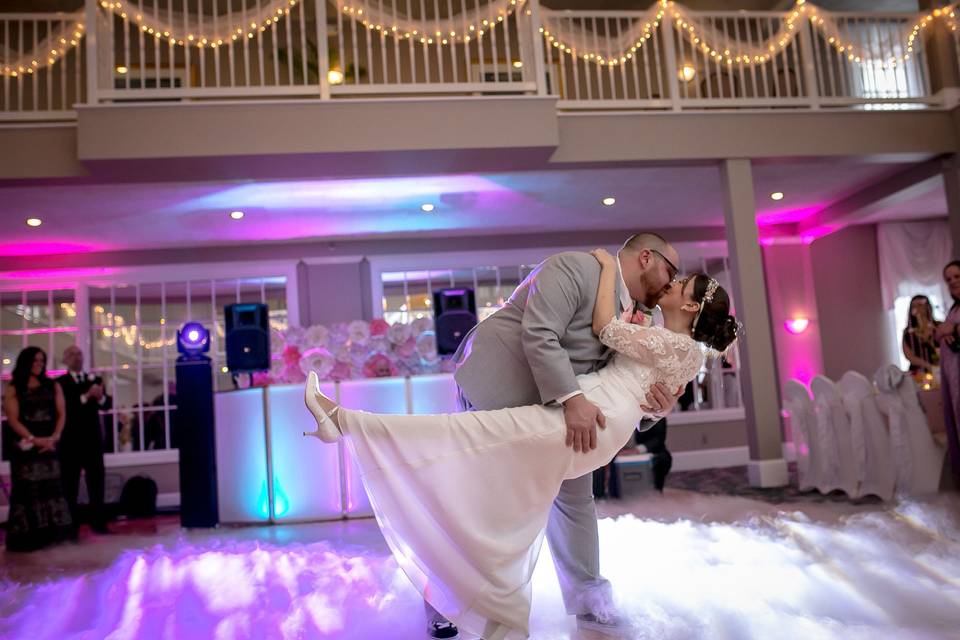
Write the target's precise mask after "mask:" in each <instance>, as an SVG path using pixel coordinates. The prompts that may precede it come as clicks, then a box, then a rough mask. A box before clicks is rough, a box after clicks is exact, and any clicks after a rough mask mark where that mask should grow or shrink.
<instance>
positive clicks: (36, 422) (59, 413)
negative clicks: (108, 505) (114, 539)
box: [3, 347, 73, 551]
mask: <svg viewBox="0 0 960 640" xmlns="http://www.w3.org/2000/svg"><path fill="white" fill-rule="evenodd" d="M46 369H47V355H46V354H45V353H44V352H43V350H42V349H39V348H37V347H27V348H26V349H24V350H23V351H21V352H20V355H19V356H17V364H16V366H15V367H14V369H13V380H12V384H10V385H9V386H8V387H7V389H6V391H5V393H4V396H3V402H4V413H5V414H6V416H7V420H8V422H9V426H10V428H11V429H12V430H13V432H14V434H15V437H16V441H17V446H15V447H14V450H13V452H12V454H11V456H10V483H11V485H12V487H11V492H10V513H9V516H8V518H7V536H6V546H7V550H8V551H32V550H34V549H39V548H41V547H44V546H47V545H49V544H52V543H55V542H59V541H61V540H65V539H67V538H70V537H71V536H72V534H73V527H72V522H71V520H70V508H69V507H68V506H67V501H66V499H65V498H64V496H63V487H62V485H61V482H60V461H59V457H58V454H57V442H58V441H59V440H60V434H61V433H62V432H63V425H64V422H65V421H66V411H65V409H64V406H65V405H64V399H63V391H62V390H61V389H60V386H59V385H58V384H57V383H56V382H54V381H53V380H51V379H50V378H48V377H47V371H46Z"/></svg>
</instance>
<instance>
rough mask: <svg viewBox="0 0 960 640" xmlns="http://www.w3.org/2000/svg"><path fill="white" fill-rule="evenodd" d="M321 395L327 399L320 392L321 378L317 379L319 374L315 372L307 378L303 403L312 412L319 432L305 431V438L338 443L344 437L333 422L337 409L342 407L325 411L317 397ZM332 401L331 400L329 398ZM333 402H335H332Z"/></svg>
mask: <svg viewBox="0 0 960 640" xmlns="http://www.w3.org/2000/svg"><path fill="white" fill-rule="evenodd" d="M318 395H321V396H323V397H324V398H327V397H326V396H324V395H323V393H322V392H321V391H320V378H318V377H317V374H316V373H314V372H313V371H311V372H310V375H309V376H307V384H306V387H305V388H304V393H303V401H304V402H305V403H306V405H307V409H309V410H310V413H312V414H313V417H314V418H315V419H316V421H317V430H316V431H304V432H303V435H305V436H314V437H316V438H320V439H321V440H323V441H324V442H336V441H337V440H339V439H340V436H341V435H342V434H341V432H340V428H339V427H338V426H337V424H336V423H335V422H334V421H333V419H332V418H333V415H334V414H335V413H336V412H337V409H339V408H340V407H338V406H336V405H335V406H334V407H333V409H330V411H324V409H323V407H321V406H320V403H319V402H317V396H318ZM327 400H330V398H327ZM331 402H333V401H332V400H331Z"/></svg>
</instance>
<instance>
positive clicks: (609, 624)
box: [577, 613, 631, 638]
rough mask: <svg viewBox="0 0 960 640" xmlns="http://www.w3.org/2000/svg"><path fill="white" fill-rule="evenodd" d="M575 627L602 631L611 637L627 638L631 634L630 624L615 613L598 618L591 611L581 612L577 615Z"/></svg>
mask: <svg viewBox="0 0 960 640" xmlns="http://www.w3.org/2000/svg"><path fill="white" fill-rule="evenodd" d="M577 628H578V629H583V630H584V631H593V632H594V633H602V634H604V635H607V636H610V637H612V638H629V637H630V635H631V633H630V632H631V627H630V625H629V624H628V623H627V621H626V620H625V619H623V618H621V617H620V616H616V615H611V616H604V617H602V618H598V617H597V616H595V615H593V614H592V613H581V614H580V615H578V616H577Z"/></svg>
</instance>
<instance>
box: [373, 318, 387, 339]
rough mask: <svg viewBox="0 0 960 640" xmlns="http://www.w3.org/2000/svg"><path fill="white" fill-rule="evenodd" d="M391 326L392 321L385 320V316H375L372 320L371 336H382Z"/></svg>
mask: <svg viewBox="0 0 960 640" xmlns="http://www.w3.org/2000/svg"><path fill="white" fill-rule="evenodd" d="M389 328H390V323H389V322H387V321H386V320H384V319H383V318H374V319H373V320H371V321H370V335H371V336H382V335H386V333H387V330H388V329H389Z"/></svg>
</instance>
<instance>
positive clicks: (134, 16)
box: [0, 0, 960, 78]
mask: <svg viewBox="0 0 960 640" xmlns="http://www.w3.org/2000/svg"><path fill="white" fill-rule="evenodd" d="M523 1H524V0H509V2H506V3H504V6H503V8H501V9H497V10H496V12H495V13H496V15H490V16H488V17H487V18H483V19H480V20H476V21H474V22H473V23H471V24H468V25H466V26H465V27H464V28H462V29H461V30H459V31H458V30H456V29H451V30H449V31H441V30H437V29H432V30H428V29H423V30H421V29H403V28H401V27H400V26H398V25H395V24H394V25H390V26H387V25H385V24H379V23H375V22H371V21H370V20H369V19H368V17H367V16H366V15H365V12H364V9H363V8H361V7H354V6H350V5H344V6H343V7H342V11H343V12H344V14H346V15H348V16H350V17H351V18H352V19H354V20H357V21H359V22H360V23H361V24H363V25H364V27H366V28H367V29H368V30H370V31H377V32H380V33H382V34H385V35H390V36H392V37H394V38H397V39H398V40H399V39H403V40H413V41H416V42H420V43H422V44H436V43H439V44H441V45H447V44H451V43H455V42H462V43H464V44H466V43H469V42H470V41H471V40H472V39H474V38H482V37H483V36H484V35H485V34H486V33H487V31H489V30H490V29H492V28H494V27H496V26H497V25H498V24H501V23H503V22H504V21H505V20H506V19H507V18H508V17H509V16H510V15H512V14H513V13H515V11H516V10H517V9H518V6H519V5H520V4H522V3H523ZM298 2H300V0H283V2H282V3H277V5H276V8H275V9H274V7H270V9H269V10H268V11H266V12H264V13H263V14H261V15H260V17H258V18H255V19H253V20H251V21H250V22H245V23H242V24H237V25H234V26H233V27H231V28H230V29H228V30H227V31H225V32H223V33H221V34H217V35H215V36H211V35H204V34H194V33H186V34H185V35H184V34H183V33H180V34H177V33H175V32H171V31H170V30H168V29H163V28H161V27H160V26H159V25H156V24H152V23H151V22H150V21H149V16H148V17H147V18H145V17H144V16H143V15H142V14H140V13H136V12H131V13H129V14H128V13H127V11H126V9H125V8H124V2H123V0H101V1H100V6H101V7H102V8H103V9H106V10H108V11H112V12H113V13H115V14H117V15H119V16H120V17H121V18H123V19H124V20H130V21H132V22H134V23H135V24H136V25H137V30H138V31H140V32H141V33H143V34H145V35H147V36H152V37H153V38H154V39H155V40H157V41H160V42H167V43H168V44H170V45H171V46H172V45H179V46H196V47H197V48H199V49H203V48H210V49H214V50H216V49H217V48H219V47H221V46H223V45H224V44H227V45H229V44H230V43H231V42H236V41H238V40H240V39H242V38H244V37H246V38H247V39H253V38H254V37H255V36H257V35H258V34H260V33H264V32H265V31H266V30H267V29H268V28H272V26H273V25H275V24H277V23H279V22H280V20H281V19H283V18H285V17H287V16H289V15H290V11H291V9H292V8H294V7H296V5H297V4H298ZM958 7H960V2H956V3H953V4H950V5H948V6H946V7H942V8H938V9H934V10H932V11H930V12H929V13H926V14H924V15H921V16H920V17H919V19H918V20H917V21H916V22H915V23H914V24H913V25H911V26H910V28H909V36H908V37H907V41H906V47H905V52H904V53H902V54H898V55H891V56H889V57H887V58H883V59H881V60H879V63H880V66H881V68H883V69H886V68H888V67H891V68H892V67H896V66H897V65H899V64H903V63H904V62H906V61H908V60H910V58H911V55H912V54H914V50H915V47H916V43H917V40H918V39H919V38H921V37H922V36H923V34H924V32H927V33H929V31H928V29H927V28H928V27H929V26H930V25H931V24H933V23H934V21H936V20H943V21H944V22H945V24H946V26H947V28H949V29H950V31H952V32H956V31H957V21H956V17H957V10H958ZM654 8H655V9H656V12H655V13H654V12H653V9H654ZM668 13H669V15H670V19H671V20H672V23H673V25H674V26H675V27H676V28H677V29H678V30H679V31H680V33H682V34H683V35H684V36H685V37H686V39H687V40H688V41H689V42H690V43H691V44H692V46H693V47H694V50H699V51H701V52H702V53H703V55H704V56H709V57H710V59H711V60H714V61H716V62H718V63H720V62H723V63H726V64H727V65H728V66H732V65H733V64H734V63H736V64H740V65H754V64H764V63H767V62H769V61H770V60H771V59H772V58H773V57H774V56H776V55H778V54H779V53H780V52H781V51H783V50H785V49H786V48H787V47H789V46H790V44H792V43H793V41H794V40H795V39H796V38H797V35H798V33H799V32H800V30H801V29H800V28H798V27H799V24H798V23H802V22H805V21H809V23H810V25H811V26H812V27H813V28H815V29H817V30H819V31H820V32H821V33H822V34H823V36H824V38H825V41H826V43H827V44H828V45H829V46H831V47H832V48H833V49H834V50H835V51H836V52H837V53H838V54H840V55H841V56H843V57H845V58H846V59H847V60H849V61H850V62H856V63H863V62H864V60H865V58H866V59H870V60H872V59H875V58H872V57H869V56H866V55H865V54H863V53H862V52H861V51H859V49H858V48H857V46H856V45H855V44H854V43H853V42H850V41H849V40H846V39H844V37H843V35H842V34H841V33H840V30H839V29H838V28H837V26H836V22H835V21H834V20H832V19H831V18H830V17H829V16H827V17H826V18H824V15H823V14H825V13H826V12H821V11H819V10H818V8H817V7H816V6H814V5H812V4H808V3H807V0H796V3H795V4H794V6H793V8H792V9H791V10H789V11H788V12H787V13H785V14H784V23H783V28H782V29H781V30H780V31H779V32H778V33H777V34H776V35H775V37H772V38H770V39H769V40H767V41H766V42H765V43H764V44H763V45H762V46H760V47H758V48H755V49H754V50H753V51H752V52H744V51H742V50H740V51H736V50H731V49H729V48H728V47H722V46H716V43H711V42H709V38H708V37H705V36H704V33H705V32H708V31H709V29H708V28H705V27H703V26H701V27H700V28H699V29H698V26H697V24H698V22H697V19H696V18H695V17H694V16H691V15H690V14H689V13H688V11H687V10H686V9H685V8H684V7H683V6H681V5H678V4H676V3H675V2H674V1H673V0H658V2H657V4H656V5H654V7H652V8H651V10H650V12H649V13H648V14H647V16H646V18H643V17H641V18H640V20H644V22H643V27H642V29H641V30H640V31H642V33H641V34H640V35H639V37H637V39H636V40H635V41H634V42H633V43H632V44H631V46H630V47H629V48H628V49H626V50H624V51H622V52H621V53H620V54H617V55H609V54H606V55H604V54H601V53H597V52H594V51H587V52H583V51H578V50H577V48H576V47H574V46H571V45H570V44H568V43H567V42H565V41H564V38H563V36H562V35H561V34H557V33H551V31H550V30H549V29H548V28H547V27H546V26H540V27H539V31H540V33H541V34H542V35H543V37H544V38H545V40H546V42H547V45H548V46H550V47H551V48H553V49H557V50H559V51H561V52H563V53H566V54H569V55H571V56H574V57H577V58H580V59H583V60H585V61H588V62H594V63H596V64H598V65H601V66H608V65H610V66H615V65H619V64H625V63H627V62H628V61H630V60H632V59H633V58H634V57H635V54H636V53H637V51H638V50H639V49H640V48H641V47H643V45H644V44H645V43H646V42H647V41H648V40H650V39H651V38H652V37H653V35H654V31H655V30H656V29H658V28H659V27H660V26H661V23H662V22H663V20H664V18H665V17H667V14H668ZM267 14H269V15H268V16H267V17H266V18H263V15H267ZM525 14H526V15H527V16H530V15H531V11H530V10H529V9H526V10H525ZM75 15H82V14H81V13H78V14H75ZM561 30H562V29H561ZM905 32H906V31H905ZM84 34H85V27H84V24H83V23H82V22H79V21H78V22H73V23H71V24H69V25H67V26H65V27H64V28H63V29H62V31H61V33H59V34H56V35H55V36H53V37H52V38H51V41H52V42H53V44H51V45H50V48H49V50H46V51H45V53H43V54H42V55H41V54H39V53H38V52H36V51H34V52H32V53H30V54H28V55H27V56H26V57H24V58H22V59H21V60H20V61H18V62H16V63H13V64H9V65H4V66H3V67H2V68H0V77H4V76H6V77H12V78H17V77H22V76H28V75H32V74H34V73H35V72H36V71H37V70H39V69H41V68H43V67H46V66H51V65H53V64H55V63H56V62H58V61H59V60H60V59H62V58H63V57H64V56H65V55H66V54H67V53H69V51H70V50H71V49H72V48H74V47H76V46H77V45H78V44H79V42H80V40H82V38H83V36H84Z"/></svg>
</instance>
